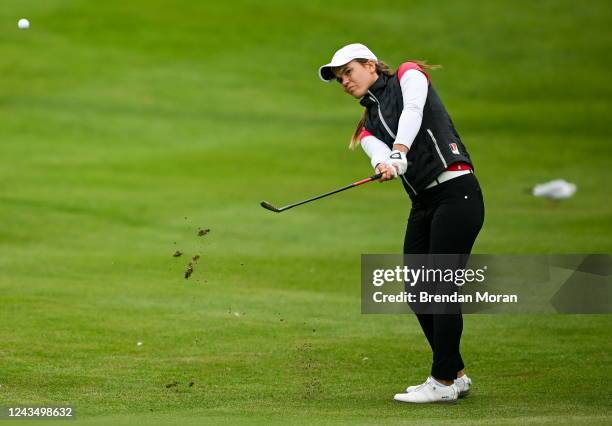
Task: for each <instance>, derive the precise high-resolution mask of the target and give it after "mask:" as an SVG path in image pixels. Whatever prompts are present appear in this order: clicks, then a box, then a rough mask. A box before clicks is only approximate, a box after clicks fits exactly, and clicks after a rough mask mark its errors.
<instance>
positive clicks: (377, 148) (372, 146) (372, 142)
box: [361, 132, 391, 168]
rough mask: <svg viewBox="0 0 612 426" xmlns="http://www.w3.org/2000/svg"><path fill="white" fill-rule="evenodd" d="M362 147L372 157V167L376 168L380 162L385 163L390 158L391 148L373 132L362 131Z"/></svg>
mask: <svg viewBox="0 0 612 426" xmlns="http://www.w3.org/2000/svg"><path fill="white" fill-rule="evenodd" d="M362 135H363V136H362V137H361V147H362V148H363V150H364V152H365V153H366V154H367V156H368V157H370V163H371V164H372V167H374V168H376V166H377V165H378V164H379V163H383V162H385V161H387V159H389V155H391V150H390V149H389V147H388V146H387V145H386V144H385V143H384V142H383V141H381V140H380V139H378V138H377V137H376V136H373V135H371V134H367V133H365V132H364V133H362Z"/></svg>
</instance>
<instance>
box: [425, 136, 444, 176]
mask: <svg viewBox="0 0 612 426" xmlns="http://www.w3.org/2000/svg"><path fill="white" fill-rule="evenodd" d="M427 133H429V136H430V137H431V140H432V141H433V143H434V146H435V147H436V151H438V155H439V156H440V160H442V164H444V168H445V169H446V168H447V167H448V165H447V164H446V160H445V159H444V157H443V156H442V152H441V151H440V147H439V146H438V142H437V141H436V138H434V135H433V133H431V130H429V129H427Z"/></svg>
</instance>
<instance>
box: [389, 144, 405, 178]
mask: <svg viewBox="0 0 612 426" xmlns="http://www.w3.org/2000/svg"><path fill="white" fill-rule="evenodd" d="M385 164H386V165H388V166H391V167H393V168H394V169H395V172H396V173H395V177H398V176H400V175H403V174H404V173H406V170H407V169H408V160H406V153H405V152H403V151H400V150H398V149H394V150H393V151H391V155H389V159H388V160H387V161H385Z"/></svg>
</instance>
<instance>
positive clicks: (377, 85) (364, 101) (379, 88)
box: [359, 74, 389, 108]
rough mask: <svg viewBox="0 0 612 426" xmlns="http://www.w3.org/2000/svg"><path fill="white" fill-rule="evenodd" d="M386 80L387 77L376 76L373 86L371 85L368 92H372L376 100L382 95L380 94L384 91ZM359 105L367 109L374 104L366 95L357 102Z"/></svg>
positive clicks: (382, 75)
mask: <svg viewBox="0 0 612 426" xmlns="http://www.w3.org/2000/svg"><path fill="white" fill-rule="evenodd" d="M388 79H389V77H387V76H386V75H384V74H381V75H380V76H378V78H377V79H376V81H375V82H374V84H372V85H371V86H370V88H369V89H368V90H369V91H370V92H372V93H373V94H374V96H376V97H377V98H378V97H379V96H380V95H381V94H382V92H383V91H384V90H385V87H387V80H388ZM359 103H360V104H361V105H363V106H364V107H366V108H367V107H369V106H370V105H372V104H374V103H375V102H374V101H373V100H372V99H370V97H369V96H368V95H367V94H366V95H365V96H364V97H363V98H361V99H360V100H359Z"/></svg>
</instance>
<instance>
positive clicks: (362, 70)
mask: <svg viewBox="0 0 612 426" xmlns="http://www.w3.org/2000/svg"><path fill="white" fill-rule="evenodd" d="M334 74H335V75H336V80H337V81H338V83H340V84H341V85H342V88H343V89H344V91H345V92H346V93H348V94H349V95H351V96H354V97H355V98H361V97H362V96H364V95H365V94H366V93H367V92H368V89H369V88H370V86H371V85H372V84H374V82H375V81H376V78H377V77H378V75H377V74H376V67H375V65H374V64H372V63H371V62H367V63H365V64H362V63H361V62H357V61H351V62H349V63H348V64H346V65H344V66H342V67H339V68H338V69H336V70H334Z"/></svg>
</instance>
